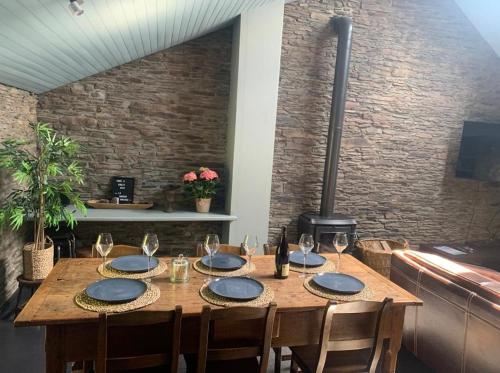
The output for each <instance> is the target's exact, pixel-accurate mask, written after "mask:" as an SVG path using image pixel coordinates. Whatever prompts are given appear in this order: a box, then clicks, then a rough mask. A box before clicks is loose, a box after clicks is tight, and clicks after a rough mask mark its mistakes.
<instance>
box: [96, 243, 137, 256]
mask: <svg viewBox="0 0 500 373" xmlns="http://www.w3.org/2000/svg"><path fill="white" fill-rule="evenodd" d="M125 255H142V249H141V248H140V247H137V246H129V245H113V249H112V250H111V252H110V253H109V254H108V258H118V257H120V256H125ZM98 257H100V255H99V253H98V252H97V249H96V248H95V245H92V258H98Z"/></svg>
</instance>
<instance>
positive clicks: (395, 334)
mask: <svg viewBox="0 0 500 373" xmlns="http://www.w3.org/2000/svg"><path fill="white" fill-rule="evenodd" d="M404 321H405V306H397V305H396V306H393V309H392V322H391V331H390V333H391V339H390V342H389V346H388V348H387V351H386V352H385V355H384V361H383V369H382V371H383V372H385V373H394V372H396V363H397V361H398V352H399V349H400V348H401V341H402V340H403V324H404Z"/></svg>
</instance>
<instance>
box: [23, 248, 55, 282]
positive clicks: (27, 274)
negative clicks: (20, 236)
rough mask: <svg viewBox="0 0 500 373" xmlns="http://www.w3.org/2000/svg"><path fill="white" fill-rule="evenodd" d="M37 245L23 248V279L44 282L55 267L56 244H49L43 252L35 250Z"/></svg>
mask: <svg viewBox="0 0 500 373" xmlns="http://www.w3.org/2000/svg"><path fill="white" fill-rule="evenodd" d="M34 247H35V244H33V243H28V244H26V245H24V248H23V267H24V274H23V277H24V278H25V279H26V280H43V279H44V278H45V277H47V276H48V274H49V273H50V271H51V270H52V268H53V267H54V244H53V243H52V242H48V243H46V244H45V248H44V249H43V250H34Z"/></svg>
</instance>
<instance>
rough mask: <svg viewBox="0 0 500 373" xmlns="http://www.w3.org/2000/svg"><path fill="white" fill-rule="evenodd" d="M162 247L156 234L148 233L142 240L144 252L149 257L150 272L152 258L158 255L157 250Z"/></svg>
mask: <svg viewBox="0 0 500 373" xmlns="http://www.w3.org/2000/svg"><path fill="white" fill-rule="evenodd" d="M159 247H160V243H159V242H158V237H157V236H156V234H154V233H146V234H145V235H144V239H143V240H142V251H144V254H146V255H147V256H148V272H149V268H150V266H151V257H152V256H153V255H154V253H156V250H158V248H159Z"/></svg>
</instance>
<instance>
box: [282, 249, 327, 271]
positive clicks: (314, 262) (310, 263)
mask: <svg viewBox="0 0 500 373" xmlns="http://www.w3.org/2000/svg"><path fill="white" fill-rule="evenodd" d="M325 262H326V258H325V257H323V256H321V255H318V254H316V253H309V254H307V259H306V267H309V268H314V267H321V266H322V265H323V264H325ZM290 263H292V264H294V265H296V266H301V267H303V266H304V254H303V253H302V251H292V252H291V253H290Z"/></svg>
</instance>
